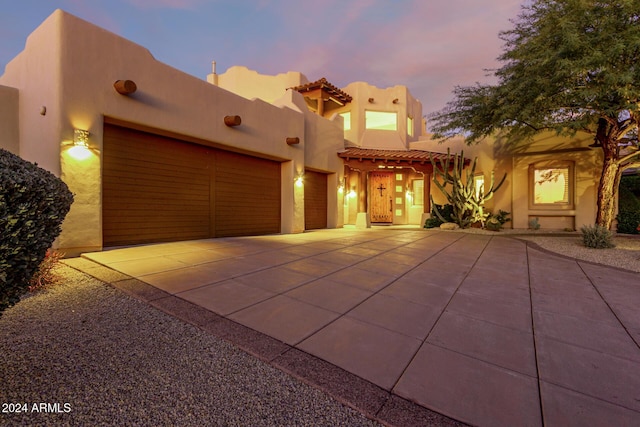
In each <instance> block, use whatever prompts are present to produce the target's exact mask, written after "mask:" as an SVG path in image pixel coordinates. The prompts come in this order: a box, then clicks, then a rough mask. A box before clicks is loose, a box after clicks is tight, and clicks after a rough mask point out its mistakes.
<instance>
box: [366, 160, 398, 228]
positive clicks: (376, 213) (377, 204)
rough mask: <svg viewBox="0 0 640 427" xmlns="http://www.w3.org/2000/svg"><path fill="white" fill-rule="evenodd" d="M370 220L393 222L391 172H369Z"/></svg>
mask: <svg viewBox="0 0 640 427" xmlns="http://www.w3.org/2000/svg"><path fill="white" fill-rule="evenodd" d="M369 206H370V209H371V212H370V214H371V222H393V173H392V172H371V173H369Z"/></svg>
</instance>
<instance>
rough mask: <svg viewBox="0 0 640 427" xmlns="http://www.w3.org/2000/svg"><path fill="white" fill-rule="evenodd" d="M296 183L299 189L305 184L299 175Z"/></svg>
mask: <svg viewBox="0 0 640 427" xmlns="http://www.w3.org/2000/svg"><path fill="white" fill-rule="evenodd" d="M295 183H296V187H298V188H300V187H302V184H304V182H303V180H302V175H298V177H297V178H296V180H295Z"/></svg>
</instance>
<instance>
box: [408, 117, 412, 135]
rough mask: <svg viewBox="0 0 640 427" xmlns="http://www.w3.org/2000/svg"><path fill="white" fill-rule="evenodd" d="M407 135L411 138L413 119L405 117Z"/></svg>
mask: <svg viewBox="0 0 640 427" xmlns="http://www.w3.org/2000/svg"><path fill="white" fill-rule="evenodd" d="M407 134H409V136H413V117H407Z"/></svg>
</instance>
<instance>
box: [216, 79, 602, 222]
mask: <svg viewBox="0 0 640 427" xmlns="http://www.w3.org/2000/svg"><path fill="white" fill-rule="evenodd" d="M208 80H209V81H210V82H212V83H214V84H217V85H219V86H221V87H225V88H226V89H229V90H230V91H233V92H235V93H238V94H241V95H242V96H245V97H247V98H251V97H254V96H257V97H262V98H263V99H264V100H266V101H270V100H271V99H274V98H275V96H276V95H280V94H281V92H282V91H283V90H284V88H289V90H293V91H297V92H299V93H301V94H302V95H304V97H305V101H306V104H307V108H308V109H309V110H310V111H313V112H315V113H316V114H318V115H321V116H324V117H326V118H330V119H331V118H335V117H336V116H341V117H342V118H343V122H344V149H342V150H340V151H339V152H338V156H339V157H340V158H341V159H342V160H343V161H344V165H345V169H344V183H343V185H344V199H343V215H344V220H343V221H344V224H355V225H356V226H358V227H369V226H371V224H372V223H373V224H379V225H382V224H414V225H422V224H424V221H425V219H426V218H427V217H428V216H429V212H430V211H431V206H430V197H429V196H433V198H434V201H435V202H436V203H439V204H442V203H445V202H446V199H445V197H444V196H443V195H442V194H441V193H440V191H439V190H438V189H437V187H435V186H432V185H430V183H431V181H432V176H433V174H432V172H433V171H432V165H431V162H430V160H429V158H430V154H431V155H432V156H433V157H434V159H436V160H439V159H442V158H443V157H444V156H445V154H443V152H445V151H446V149H447V147H449V148H450V149H451V152H452V153H459V152H460V151H462V150H464V154H465V158H466V159H473V158H476V157H477V158H478V165H477V168H476V171H475V177H474V181H475V184H476V187H477V188H482V187H484V186H485V185H487V186H488V185H489V184H490V180H491V175H492V174H493V175H494V176H495V179H496V180H499V179H501V178H502V176H503V175H504V174H505V173H506V174H507V178H506V181H505V183H504V184H503V186H502V187H501V188H500V189H499V190H498V191H497V192H496V194H495V196H494V197H493V198H492V199H491V200H488V201H487V202H486V206H485V208H486V209H487V210H488V211H491V212H498V210H504V211H507V212H510V213H511V218H512V221H511V222H510V223H508V224H507V227H511V228H520V229H526V228H528V227H529V221H531V220H536V221H537V222H538V223H539V224H540V227H541V228H542V229H555V230H564V229H573V230H575V229H579V228H580V227H581V226H582V225H584V224H593V223H594V222H595V215H596V194H597V183H598V179H599V174H600V166H599V165H600V164H601V156H602V154H601V152H600V150H597V149H595V150H594V149H593V147H591V146H590V145H591V144H592V143H593V137H591V136H589V135H587V134H577V135H576V136H575V137H573V138H560V137H557V136H555V135H552V134H546V135H541V136H538V137H537V138H535V139H534V140H532V141H527V142H524V143H521V144H517V145H515V144H510V143H509V141H506V140H504V139H503V138H501V137H499V136H498V137H496V138H490V139H487V140H485V141H483V142H482V143H480V144H478V145H474V146H471V147H468V146H466V145H465V144H464V139H463V138H462V137H458V138H455V139H453V140H449V141H447V143H446V144H444V145H443V144H440V143H438V142H437V141H434V140H433V139H431V136H430V135H429V134H428V133H427V130H426V122H425V121H424V120H423V116H422V104H421V103H420V101H418V100H417V99H415V98H414V97H413V96H412V95H411V93H410V92H409V90H408V89H407V88H406V87H404V86H394V87H391V88H386V89H380V88H377V87H375V86H372V85H369V84H367V83H364V82H355V83H351V84H349V85H347V86H346V87H344V88H342V89H339V88H337V87H336V86H334V85H332V84H331V83H330V82H329V81H327V80H326V79H325V78H322V79H320V80H318V81H315V82H309V81H308V80H307V79H306V78H305V77H304V76H303V75H301V74H300V73H287V74H281V75H278V76H263V75H259V74H258V73H257V72H255V71H251V70H248V69H246V68H244V67H232V68H230V69H229V70H227V72H225V73H224V74H221V75H219V76H218V75H217V74H215V70H214V72H213V74H211V75H209V77H208Z"/></svg>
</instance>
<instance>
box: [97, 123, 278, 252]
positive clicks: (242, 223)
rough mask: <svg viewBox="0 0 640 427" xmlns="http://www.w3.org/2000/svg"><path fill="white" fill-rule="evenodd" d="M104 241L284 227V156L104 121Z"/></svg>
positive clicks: (229, 233) (147, 240) (142, 240)
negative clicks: (234, 149)
mask: <svg viewBox="0 0 640 427" xmlns="http://www.w3.org/2000/svg"><path fill="white" fill-rule="evenodd" d="M102 191H103V193H102V194H103V200H102V213H103V215H102V216H103V246H105V247H108V246H117V245H130V244H139V243H152V242H166V241H176V240H189V239H201V238H209V237H223V236H240V235H252V234H254V235H255V234H268V233H278V232H280V163H278V162H275V161H271V160H266V159H260V158H257V157H252V156H248V155H243V154H237V153H231V152H227V151H223V150H219V149H215V148H211V147H205V146H201V145H197V144H192V143H189V142H185V141H182V140H180V139H174V138H168V137H165V136H160V135H156V134H152V133H147V132H142V131H138V130H133V129H129V128H124V127H120V126H116V125H112V124H105V127H104V146H103V173H102Z"/></svg>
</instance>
